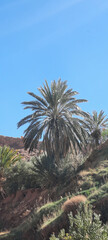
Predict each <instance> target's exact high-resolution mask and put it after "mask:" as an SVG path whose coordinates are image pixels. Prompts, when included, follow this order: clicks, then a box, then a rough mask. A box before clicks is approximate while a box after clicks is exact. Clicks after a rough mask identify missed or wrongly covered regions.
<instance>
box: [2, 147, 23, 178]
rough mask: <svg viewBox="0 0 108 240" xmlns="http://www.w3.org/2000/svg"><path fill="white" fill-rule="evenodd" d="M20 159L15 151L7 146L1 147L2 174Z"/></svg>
mask: <svg viewBox="0 0 108 240" xmlns="http://www.w3.org/2000/svg"><path fill="white" fill-rule="evenodd" d="M20 159H21V156H20V155H19V154H18V153H17V151H15V150H14V149H11V148H10V147H7V146H3V147H1V146H0V174H2V173H3V171H4V169H5V168H7V167H9V166H11V165H13V164H14V163H15V162H17V161H19V160H20Z"/></svg>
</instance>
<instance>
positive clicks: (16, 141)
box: [0, 135, 24, 149]
mask: <svg viewBox="0 0 108 240" xmlns="http://www.w3.org/2000/svg"><path fill="white" fill-rule="evenodd" d="M4 145H6V146H10V147H11V148H14V149H23V148H24V143H23V137H21V138H14V137H6V136H2V135H0V146H4Z"/></svg>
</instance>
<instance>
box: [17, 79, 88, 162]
mask: <svg viewBox="0 0 108 240" xmlns="http://www.w3.org/2000/svg"><path fill="white" fill-rule="evenodd" d="M38 90H39V91H40V93H41V95H42V97H40V96H37V95H35V94H34V93H32V92H28V94H29V95H31V96H32V97H33V98H34V101H29V102H23V103H22V104H24V105H25V109H31V110H32V111H33V113H32V114H30V115H28V116H27V117H25V118H23V119H22V120H20V121H19V123H18V127H20V126H22V125H24V124H26V123H29V126H28V127H27V129H26V130H25V131H24V134H25V135H24V143H25V149H27V148H29V151H31V150H33V148H36V147H37V144H38V142H39V140H40V139H41V138H42V139H43V141H42V142H43V146H44V148H45V150H46V152H47V154H48V155H53V156H54V158H55V160H56V162H57V161H58V159H59V158H60V157H62V156H65V155H66V153H67V151H68V150H69V147H70V146H71V144H72V145H73V146H74V148H75V147H76V146H79V147H80V144H81V143H83V142H84V140H85V138H86V131H85V130H84V127H83V124H84V122H83V120H82V118H81V117H86V116H87V114H86V113H85V112H84V111H82V110H81V109H80V108H79V106H78V105H77V103H81V102H85V101H86V100H85V99H76V98H75V97H74V96H75V95H76V94H78V93H77V92H76V91H73V90H72V89H68V90H67V82H66V81H64V82H62V81H61V79H59V80H58V82H57V83H56V82H55V81H53V82H52V83H51V87H49V86H48V83H47V81H45V84H44V86H43V87H40V88H39V89H38ZM78 116H79V117H78Z"/></svg>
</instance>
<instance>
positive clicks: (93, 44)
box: [0, 0, 108, 137]
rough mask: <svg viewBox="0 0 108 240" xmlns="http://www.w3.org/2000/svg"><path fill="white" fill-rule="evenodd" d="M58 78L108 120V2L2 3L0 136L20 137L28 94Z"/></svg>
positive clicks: (43, 0)
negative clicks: (102, 113)
mask: <svg viewBox="0 0 108 240" xmlns="http://www.w3.org/2000/svg"><path fill="white" fill-rule="evenodd" d="M60 77H61V79H62V80H63V81H64V80H67V81H68V86H69V88H73V90H76V91H78V92H79V95H78V97H79V98H85V99H87V100H88V102H87V103H84V104H83V106H82V109H83V110H85V111H87V112H90V113H91V112H92V111H93V110H96V111H100V110H101V109H102V110H104V111H105V113H106V114H107V115H108V0H39V1H36V0H0V135H4V136H12V137H20V136H22V135H23V131H24V129H25V127H26V126H25V127H22V128H20V129H17V122H18V121H19V120H20V119H21V118H23V117H24V116H26V115H27V114H28V112H27V111H26V110H23V106H22V105H21V102H22V101H27V100H30V99H32V97H30V96H29V95H28V94H27V92H28V91H32V92H35V93H37V94H38V90H37V88H38V87H40V86H41V85H42V84H43V83H44V81H45V79H47V81H48V83H49V84H50V82H51V81H52V80H54V79H55V80H58V78H60Z"/></svg>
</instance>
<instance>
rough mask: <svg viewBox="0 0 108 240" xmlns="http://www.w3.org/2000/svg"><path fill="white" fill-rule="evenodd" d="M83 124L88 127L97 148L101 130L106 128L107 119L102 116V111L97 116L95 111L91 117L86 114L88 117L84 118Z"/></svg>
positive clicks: (107, 124) (107, 125)
mask: <svg viewBox="0 0 108 240" xmlns="http://www.w3.org/2000/svg"><path fill="white" fill-rule="evenodd" d="M85 122H86V123H87V125H88V127H89V131H90V134H91V136H92V138H93V140H94V143H95V145H96V146H98V145H99V140H100V138H101V131H102V129H103V128H104V129H105V128H107V127H108V118H106V115H104V111H103V110H101V111H100V112H99V114H98V113H97V112H96V111H93V113H92V115H91V114H88V117H86V118H85Z"/></svg>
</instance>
